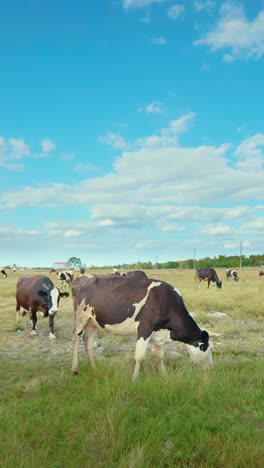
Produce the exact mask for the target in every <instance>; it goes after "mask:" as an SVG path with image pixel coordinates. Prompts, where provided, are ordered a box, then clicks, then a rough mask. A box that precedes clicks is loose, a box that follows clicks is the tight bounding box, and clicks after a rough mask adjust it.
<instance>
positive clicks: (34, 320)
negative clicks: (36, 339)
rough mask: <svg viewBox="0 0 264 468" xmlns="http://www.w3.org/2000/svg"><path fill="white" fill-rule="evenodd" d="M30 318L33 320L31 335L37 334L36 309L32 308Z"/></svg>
mask: <svg viewBox="0 0 264 468" xmlns="http://www.w3.org/2000/svg"><path fill="white" fill-rule="evenodd" d="M30 319H31V321H32V330H31V332H30V335H32V336H35V335H36V334H37V332H36V324H37V321H38V319H37V311H36V310H31V312H30Z"/></svg>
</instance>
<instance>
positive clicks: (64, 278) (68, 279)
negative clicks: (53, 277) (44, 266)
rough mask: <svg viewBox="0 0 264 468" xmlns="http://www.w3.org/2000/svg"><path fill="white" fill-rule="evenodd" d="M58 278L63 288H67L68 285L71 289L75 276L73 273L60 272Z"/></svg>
mask: <svg viewBox="0 0 264 468" xmlns="http://www.w3.org/2000/svg"><path fill="white" fill-rule="evenodd" d="M58 278H59V280H60V284H61V287H63V286H66V284H68V286H69V288H70V287H71V284H72V282H73V278H74V275H73V273H72V271H61V272H58Z"/></svg>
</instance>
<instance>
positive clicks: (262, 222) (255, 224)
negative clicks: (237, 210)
mask: <svg viewBox="0 0 264 468" xmlns="http://www.w3.org/2000/svg"><path fill="white" fill-rule="evenodd" d="M247 227H248V228H253V229H260V230H263V229H264V218H259V219H255V220H254V221H251V222H249V223H247Z"/></svg>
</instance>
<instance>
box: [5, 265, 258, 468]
mask: <svg viewBox="0 0 264 468" xmlns="http://www.w3.org/2000/svg"><path fill="white" fill-rule="evenodd" d="M33 273H36V271H32V270H30V271H26V272H25V271H19V272H17V273H16V274H13V273H12V272H9V271H8V278H7V279H5V278H4V277H0V313H1V322H0V339H1V348H0V358H1V359H0V374H1V379H0V386H1V387H0V390H1V409H0V431H1V437H0V466H1V467H8V468H9V467H13V466H14V467H15V466H19V467H27V468H29V467H32V468H33V467H34V468H36V467H52V468H53V467H54V468H55V467H63V468H64V467H79V466H85V467H114V466H118V467H128V468H132V467H140V468H141V467H142V468H143V467H144V468H145V467H204V466H206V467H225V468H226V467H230V468H231V467H232V468H233V467H263V466H264V306H263V302H264V301H263V299H264V279H263V277H262V278H259V276H258V271H257V270H254V269H251V270H250V269H248V270H242V271H241V272H240V271H239V275H240V280H239V282H238V283H235V282H233V281H232V280H228V281H227V280H226V279H225V274H224V271H221V270H220V269H219V270H217V273H218V276H219V277H220V279H222V280H223V288H222V290H217V289H214V288H213V287H212V285H211V286H210V289H209V290H208V289H207V284H206V283H202V284H201V286H200V288H198V287H197V285H196V284H195V283H194V272H193V271H190V270H188V271H186V270H159V271H157V270H152V271H151V272H147V274H148V275H149V276H151V277H152V278H157V279H161V280H165V281H167V282H169V283H170V284H172V285H174V286H175V287H177V288H178V289H179V290H180V291H181V293H182V295H183V298H184V301H185V304H186V307H187V308H188V310H189V311H190V312H192V313H194V314H195V320H196V321H197V323H198V325H199V326H200V327H201V328H205V329H207V330H209V331H211V332H216V333H220V334H221V336H219V337H216V338H214V339H213V340H214V341H213V342H214V346H215V353H214V366H213V367H212V368H211V369H207V370H205V369H200V368H197V367H195V366H194V365H192V364H191V363H190V360H189V357H188V355H187V353H186V350H185V347H184V345H181V344H180V343H176V342H175V344H170V343H168V345H167V348H166V366H167V369H168V375H167V376H166V377H164V376H163V377H161V376H160V375H159V373H158V371H157V369H156V367H155V361H154V360H153V359H152V356H151V347H150V349H149V351H148V354H147V359H146V362H145V363H144V365H143V366H142V372H141V375H140V378H139V381H138V382H137V383H132V381H131V377H132V371H133V352H134V344H135V338H134V337H129V338H123V337H112V336H106V335H102V336H100V337H99V339H98V347H97V348H96V350H95V354H96V359H97V364H98V369H97V370H96V371H94V370H92V369H90V368H89V367H88V365H87V362H86V359H85V356H84V350H83V346H82V343H80V374H79V376H78V377H73V376H72V375H71V374H70V368H71V352H72V348H71V338H72V328H73V320H72V302H71V298H67V299H61V303H60V312H59V314H58V316H57V317H56V318H55V333H56V335H57V341H56V342H55V343H53V342H50V341H49V330H48V323H47V319H45V318H42V317H40V316H39V321H38V335H37V336H36V337H31V336H30V323H29V320H28V318H27V317H24V318H23V319H21V322H20V324H19V329H18V327H17V325H16V320H15V318H16V313H15V285H16V281H17V279H18V277H19V276H20V275H22V274H33ZM38 273H39V271H38ZM100 273H102V272H100ZM150 273H151V275H150ZM45 274H47V272H45ZM48 276H49V273H48ZM51 278H52V279H53V280H54V282H55V284H57V285H58V281H57V278H56V276H55V275H53V276H51ZM219 312H221V314H219ZM215 314H216V315H215ZM223 314H225V315H223Z"/></svg>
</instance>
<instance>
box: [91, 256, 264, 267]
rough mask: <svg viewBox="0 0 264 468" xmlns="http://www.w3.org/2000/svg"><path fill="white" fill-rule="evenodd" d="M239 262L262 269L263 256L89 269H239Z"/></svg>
mask: <svg viewBox="0 0 264 468" xmlns="http://www.w3.org/2000/svg"><path fill="white" fill-rule="evenodd" d="M240 261H241V266H242V267H263V265H264V254H262V255H249V256H248V257H246V256H245V255H241V257H240V255H229V256H226V255H219V256H218V257H204V258H200V259H193V258H189V259H187V260H178V261H173V260H171V261H167V262H163V263H159V262H157V263H152V262H150V261H148V262H140V261H137V262H135V263H122V264H116V265H110V266H109V265H105V266H100V267H98V266H96V265H91V266H90V268H91V269H95V270H96V269H102V268H103V269H106V268H117V269H119V270H120V269H123V270H134V269H139V270H149V269H153V268H156V269H163V268H164V269H173V268H178V269H192V268H239V267H240Z"/></svg>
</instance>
